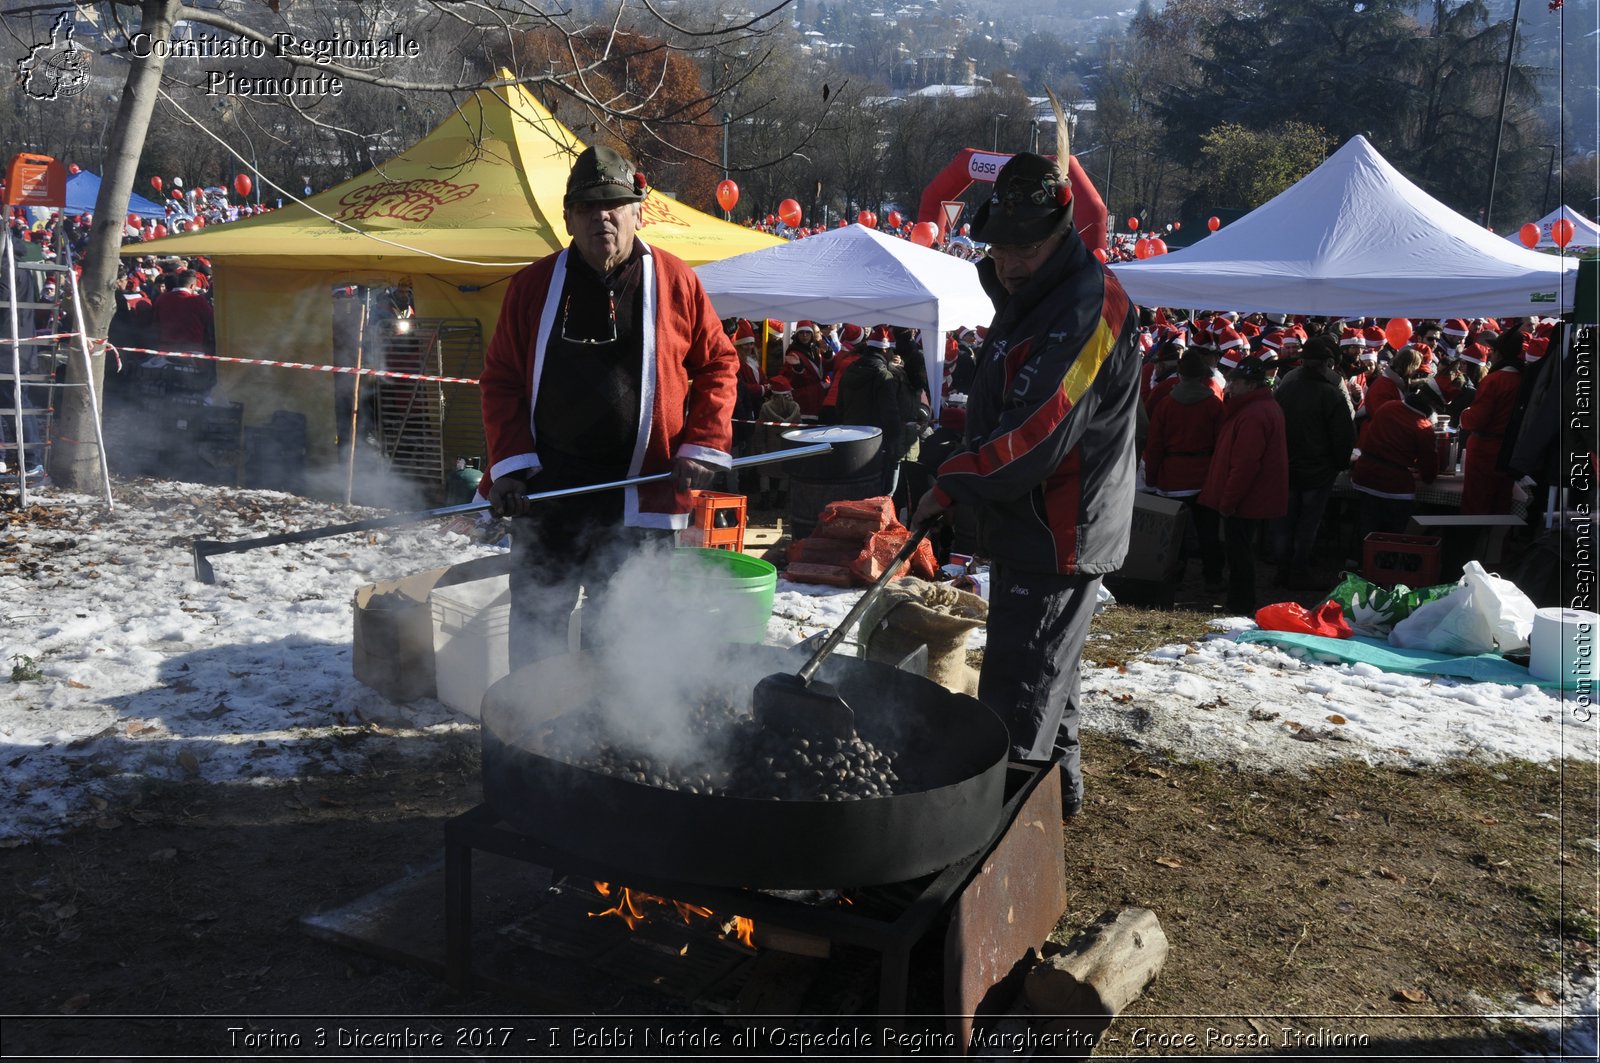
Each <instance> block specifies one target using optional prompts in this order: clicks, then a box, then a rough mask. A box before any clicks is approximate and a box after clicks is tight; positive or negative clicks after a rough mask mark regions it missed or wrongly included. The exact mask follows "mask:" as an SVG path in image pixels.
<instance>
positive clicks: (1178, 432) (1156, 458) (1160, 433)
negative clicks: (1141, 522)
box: [1144, 380, 1223, 497]
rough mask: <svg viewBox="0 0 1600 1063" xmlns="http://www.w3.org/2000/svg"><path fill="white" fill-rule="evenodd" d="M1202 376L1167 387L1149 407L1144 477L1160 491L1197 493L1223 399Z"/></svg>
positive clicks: (1213, 444) (1179, 494)
mask: <svg viewBox="0 0 1600 1063" xmlns="http://www.w3.org/2000/svg"><path fill="white" fill-rule="evenodd" d="M1207 384H1208V382H1207V381H1205V380H1191V381H1185V382H1184V383H1183V384H1179V385H1178V386H1177V387H1174V388H1171V389H1169V390H1168V391H1167V393H1166V394H1165V395H1164V396H1163V397H1162V399H1161V401H1159V402H1157V403H1156V404H1155V407H1154V408H1153V409H1152V410H1151V411H1150V431H1149V434H1148V435H1147V436H1146V438H1145V444H1144V482H1145V483H1146V484H1148V485H1150V487H1152V488H1154V489H1155V490H1156V491H1157V492H1159V493H1160V494H1163V495H1171V496H1177V497H1183V496H1185V495H1193V494H1198V493H1199V492H1200V488H1202V487H1204V486H1205V482H1206V472H1207V471H1208V470H1209V469H1210V468H1211V458H1212V454H1213V452H1214V451H1215V450H1216V446H1217V432H1218V431H1219V430H1220V429H1221V427H1222V416H1223V404H1222V399H1221V398H1220V397H1219V396H1218V395H1217V393H1216V392H1214V391H1212V390H1211V388H1210V387H1208V386H1207Z"/></svg>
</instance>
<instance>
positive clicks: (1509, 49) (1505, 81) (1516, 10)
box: [1483, 0, 1522, 229]
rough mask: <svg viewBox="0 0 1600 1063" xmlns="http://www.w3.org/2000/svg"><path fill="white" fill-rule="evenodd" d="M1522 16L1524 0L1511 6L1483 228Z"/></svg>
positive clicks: (1489, 209)
mask: <svg viewBox="0 0 1600 1063" xmlns="http://www.w3.org/2000/svg"><path fill="white" fill-rule="evenodd" d="M1521 15H1522V0H1516V2H1515V3H1514V4H1513V5H1512V6H1511V40H1510V42H1509V43H1507V45H1506V69H1505V73H1504V74H1502V75H1501V77H1500V112H1499V114H1498V115H1496V116H1495V120H1494V156H1493V157H1492V158H1491V159H1490V160H1489V194H1488V196H1487V197H1486V198H1485V199H1484V201H1483V227H1484V228H1485V229H1487V228H1489V227H1490V224H1491V220H1490V216H1491V214H1492V212H1493V211H1494V182H1495V178H1496V177H1498V176H1499V173H1500V141H1501V140H1502V139H1503V138H1504V137H1505V132H1506V94H1507V93H1508V92H1509V91H1510V89H1511V62H1512V60H1513V59H1514V58H1516V54H1517V20H1518V18H1519V17H1520V16H1521Z"/></svg>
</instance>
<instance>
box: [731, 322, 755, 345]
mask: <svg viewBox="0 0 1600 1063" xmlns="http://www.w3.org/2000/svg"><path fill="white" fill-rule="evenodd" d="M755 341H756V330H755V328H754V326H752V325H751V324H750V322H748V321H746V320H745V319H744V318H740V319H739V324H738V325H736V326H735V327H734V330H733V342H734V343H754V342H755Z"/></svg>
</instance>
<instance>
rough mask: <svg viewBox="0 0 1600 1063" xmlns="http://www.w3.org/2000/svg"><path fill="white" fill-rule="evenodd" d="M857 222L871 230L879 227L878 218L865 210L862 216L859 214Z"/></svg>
mask: <svg viewBox="0 0 1600 1063" xmlns="http://www.w3.org/2000/svg"><path fill="white" fill-rule="evenodd" d="M856 221H857V222H859V223H860V224H862V225H865V226H866V227H867V228H869V229H876V228H877V227H878V217H877V215H875V214H873V213H872V211H870V210H864V211H862V212H861V213H860V214H857V215H856Z"/></svg>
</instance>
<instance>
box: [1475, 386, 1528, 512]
mask: <svg viewBox="0 0 1600 1063" xmlns="http://www.w3.org/2000/svg"><path fill="white" fill-rule="evenodd" d="M1521 387H1522V371H1521V370H1520V369H1518V368H1517V367H1516V366H1514V365H1512V366H1503V367H1501V368H1499V369H1496V370H1495V371H1494V372H1492V373H1490V374H1489V375H1488V376H1486V377H1484V378H1483V383H1481V384H1479V385H1478V395H1477V397H1476V398H1474V399H1473V400H1472V405H1471V406H1468V407H1467V408H1466V409H1465V410H1464V411H1462V414H1461V427H1462V428H1463V429H1465V430H1466V431H1468V432H1471V433H1472V434H1471V435H1469V436H1467V453H1466V458H1465V460H1464V461H1463V462H1462V477H1461V512H1462V513H1464V514H1466V513H1510V512H1511V477H1510V476H1507V475H1506V474H1505V473H1503V472H1501V471H1499V470H1498V469H1497V468H1496V467H1495V466H1496V465H1498V464H1499V461H1500V444H1501V442H1502V441H1503V440H1504V439H1505V434H1506V429H1507V428H1509V427H1510V426H1511V415H1512V414H1513V413H1515V412H1516V408H1517V393H1518V392H1519V390H1520V389H1521Z"/></svg>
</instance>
